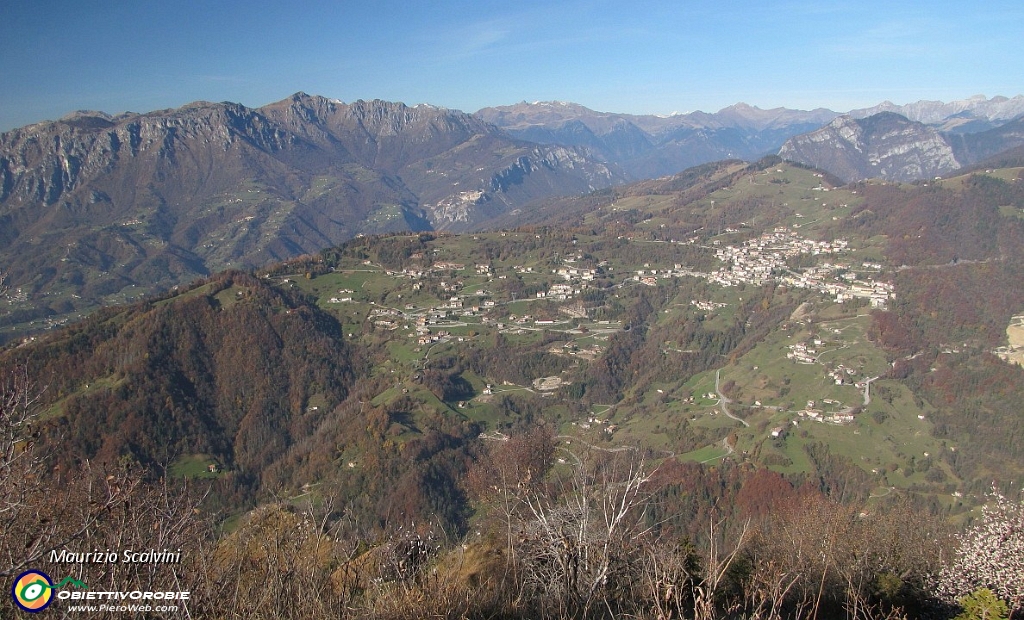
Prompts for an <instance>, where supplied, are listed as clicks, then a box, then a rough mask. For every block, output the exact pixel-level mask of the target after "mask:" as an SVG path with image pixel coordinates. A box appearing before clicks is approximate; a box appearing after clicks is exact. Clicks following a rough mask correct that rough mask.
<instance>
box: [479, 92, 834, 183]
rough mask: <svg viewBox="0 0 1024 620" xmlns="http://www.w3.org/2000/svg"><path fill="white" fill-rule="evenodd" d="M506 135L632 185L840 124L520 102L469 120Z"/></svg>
mask: <svg viewBox="0 0 1024 620" xmlns="http://www.w3.org/2000/svg"><path fill="white" fill-rule="evenodd" d="M475 115H476V116H477V117H479V118H481V119H483V120H485V121H487V122H488V123H492V124H494V125H496V126H497V127H500V128H501V129H503V130H505V131H506V132H508V133H509V134H511V135H513V136H515V137H517V138H521V139H524V140H530V141H533V142H540V143H542V144H565V145H574V146H582V147H586V148H588V149H590V150H591V151H592V152H593V153H594V154H596V155H597V156H598V157H600V158H602V159H603V160H604V161H607V162H609V163H611V164H614V165H616V166H619V167H621V168H622V169H623V170H624V171H625V172H626V174H627V175H628V176H629V178H630V179H632V180H638V179H645V178H653V177H659V176H666V175H670V174H675V173H677V172H679V171H680V170H683V169H685V168H689V167H692V166H696V165H700V164H704V163H707V162H710V161H716V160H720V159H757V158H759V157H761V156H762V155H765V154H768V153H774V152H776V151H777V150H778V148H779V147H780V146H781V145H782V143H783V142H785V140H786V139H787V138H789V137H791V136H794V135H797V134H800V133H804V132H807V131H811V130H813V129H817V128H818V127H820V126H821V125H823V124H825V123H827V122H829V121H831V120H832V119H833V118H835V117H836V116H838V115H839V114H838V113H837V112H833V111H831V110H825V109H817V110H812V111H802V110H788V109H786V108H775V109H772V110H762V109H760V108H757V107H755V106H750V105H747V104H743V103H739V104H736V105H733V106H730V107H728V108H724V109H722V110H720V111H719V112H717V113H715V114H708V113H705V112H692V113H689V114H673V115H671V116H655V115H633V114H617V113H609V112H597V111H594V110H591V109H589V108H586V107H584V106H582V105H579V104H576V103H567V102H534V103H527V102H525V101H524V102H522V103H518V104H515V105H511V106H501V107H492V108H484V109H482V110H479V111H477V112H476V114H475Z"/></svg>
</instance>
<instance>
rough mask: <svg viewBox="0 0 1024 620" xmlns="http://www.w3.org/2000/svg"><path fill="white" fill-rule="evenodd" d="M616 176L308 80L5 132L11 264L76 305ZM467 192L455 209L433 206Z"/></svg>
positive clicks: (573, 152) (6, 246) (472, 217)
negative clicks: (260, 92) (297, 88)
mask: <svg viewBox="0 0 1024 620" xmlns="http://www.w3.org/2000/svg"><path fill="white" fill-rule="evenodd" d="M621 178H622V177H621V175H619V174H617V173H616V172H614V171H613V169H611V168H610V167H609V166H607V165H606V164H603V163H598V162H595V161H592V160H591V159H590V158H589V157H588V156H587V154H586V152H585V151H584V150H582V149H572V148H564V147H557V146H538V145H537V144H533V143H526V142H519V141H517V140H515V139H513V138H510V137H509V136H507V135H506V134H504V133H503V132H501V131H500V130H499V129H497V128H496V127H494V126H492V125H488V124H487V123H485V122H483V121H481V120H480V119H477V118H475V117H473V116H470V115H468V114H464V113H462V112H458V111H454V110H447V109H444V108H437V107H433V106H415V107H408V106H405V105H403V104H401V103H392V102H385V101H357V102H355V103H352V104H345V103H342V102H340V101H337V100H332V99H326V98H324V97H316V96H310V95H306V94H304V93H297V94H296V95H293V96H292V97H289V98H287V99H285V100H283V101H280V102H277V103H274V104H271V105H268V106H264V107H263V108H259V109H250V108H246V107H245V106H242V105H238V104H232V103H206V102H200V103H194V104H190V105H187V106H184V107H182V108H178V109H173V110H162V111H157V112H151V113H147V114H124V115H120V116H109V115H106V114H103V113H97V112H80V113H75V114H73V115H70V116H68V117H65V118H64V119H61V120H59V121H56V122H52V123H39V124H36V125H31V126H28V127H24V128H21V129H18V130H15V131H11V132H8V133H5V134H2V135H0V269H2V270H3V271H4V272H6V273H8V274H9V278H8V282H9V283H10V284H12V285H14V286H16V287H19V288H21V289H22V291H23V292H24V294H25V295H26V296H28V297H29V298H30V299H31V298H33V297H34V298H35V300H36V301H38V300H39V299H42V298H43V297H44V296H45V297H46V298H47V301H49V300H51V299H60V300H61V301H60V304H59V305H60V307H61V308H63V310H64V311H66V310H68V309H74V308H78V307H84V305H88V304H89V303H92V304H95V303H98V302H100V301H101V300H103V299H108V300H110V301H121V300H123V299H122V298H121V297H118V295H121V296H122V297H123V296H126V295H128V291H129V290H131V291H132V292H133V294H134V292H143V291H149V290H155V289H160V288H164V287H167V286H170V285H173V284H178V283H182V282H187V281H189V280H191V279H192V278H194V277H197V276H200V275H205V274H207V273H210V272H212V271H216V270H220V269H224V268H227V267H246V266H255V265H259V264H263V263H266V262H269V261H273V260H280V259H284V258H288V257H291V256H295V255H297V254H302V253H308V252H314V251H317V250H319V249H321V248H323V247H327V246H330V245H333V244H336V243H339V242H341V241H344V240H346V239H349V238H351V237H353V236H354V235H356V234H358V233H375V232H387V231H398V230H422V229H429V228H432V227H435V226H436V227H455V228H469V227H472V226H477V225H481V224H482V223H484V222H486V221H488V219H489V218H491V217H493V216H494V215H495V214H497V213H501V212H503V211H505V210H511V209H515V208H518V207H519V206H521V205H523V204H525V203H527V202H530V201H533V200H537V199H540V198H545V197H549V196H553V195H559V194H562V193H569V194H572V193H578V192H582V191H587V190H589V189H593V188H598V187H606V186H608V185H610V184H612V183H615V182H618V181H620V180H621ZM466 192H470V193H472V192H481V193H482V194H486V198H485V199H484V200H483V201H481V202H475V201H473V202H471V203H466V202H465V200H464V199H463V197H464V196H465V195H466ZM456 203H457V204H459V205H461V206H460V211H459V214H458V215H457V216H452V215H451V214H449V213H447V212H446V209H445V208H439V207H438V205H445V204H456ZM47 293H53V295H46V294H47ZM51 305H52V304H51ZM37 306H38V304H37ZM51 310H52V312H50V311H48V310H45V309H38V308H35V307H34V308H33V312H36V313H37V314H38V313H39V312H42V313H43V314H46V313H60V312H61V311H60V310H58V309H57V308H51ZM3 322H4V318H3V317H2V316H0V326H2V323H3Z"/></svg>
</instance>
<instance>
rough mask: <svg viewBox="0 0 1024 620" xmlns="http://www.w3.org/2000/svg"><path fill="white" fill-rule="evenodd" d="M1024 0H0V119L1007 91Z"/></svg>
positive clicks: (853, 100) (1017, 72)
mask: <svg viewBox="0 0 1024 620" xmlns="http://www.w3.org/2000/svg"><path fill="white" fill-rule="evenodd" d="M1021 41H1024V3H1021V2H1020V1H1019V0H1016V1H1013V2H1003V1H998V2H984V1H982V2H980V3H966V2H962V1H960V2H946V1H944V0H935V1H932V2H899V1H898V0H888V1H886V2H875V1H873V0H867V1H865V0H856V1H849V2H847V1H829V0H822V1H819V2H808V1H804V0H789V1H785V0H784V1H782V2H771V1H766V0H762V1H760V2H749V1H734V2H729V1H727V0H718V1H703V0H696V1H686V0H677V1H675V2H624V1H621V0H620V1H616V2H604V1H590V2H573V1H569V2H558V1H555V0H547V1H543V2H535V1H533V0H513V1H507V0H506V1H502V2H492V1H490V0H476V1H473V2H461V1H451V2H444V1H440V2H422V1H417V0H412V1H411V2H410V1H408V0H407V1H405V2H392V1H390V0H361V1H359V2H350V1H340V2H318V1H315V0H310V1H307V2H304V3H295V5H292V4H291V3H277V2H265V1H252V2H239V1H235V0H204V1H201V2H192V1H181V2H177V1H174V0H170V1H165V2H150V1H148V0H133V1H124V0H116V1H109V0H74V1H70V0H67V1H57V0H34V1H29V0H7V1H6V2H5V3H4V6H3V7H2V8H0V131H4V130H8V129H11V128H14V127H18V126H21V125H25V124H28V123H32V122H36V121H40V120H45V119H55V118H58V117H60V116H63V115H64V114H66V113H68V112H70V111H73V110H78V109H93V110H102V111H105V112H110V113H117V112H122V111H126V110H129V111H135V112H146V111H150V110H155V109H161V108H168V107H177V106H180V105H182V104H185V103H188V102H190V101H195V100H209V101H236V102H240V103H243V104H245V105H247V106H251V107H257V106H260V105H264V104H266V103H270V102H273V101H277V100H280V99H283V98H285V97H287V96H288V95H290V94H292V93H294V92H296V91H300V90H301V91H305V92H308V93H311V94H318V95H324V96H327V97H334V98H338V99H341V100H343V101H354V100H356V99H375V98H377V99H387V100H392V101H403V102H405V103H408V104H410V105H411V104H415V103H432V104H435V105H441V106H445V107H450V108H457V109H460V110H465V111H467V112H473V111H476V110H477V109H479V108H481V107H484V106H491V105H504V104H511V103H515V102H517V101H523V100H526V101H534V100H562V101H574V102H577V103H581V104H583V105H585V106H587V107H590V108H593V109H596V110H601V111H608V112H630V113H637V114H645V113H654V114H668V113H671V112H687V111H693V110H698V109H699V110H704V111H707V112H714V111H717V110H719V109H721V108H723V107H725V106H728V105H731V104H733V103H737V102H739V101H743V102H746V103H749V104H751V105H756V106H759V107H761V108H771V107H777V106H785V107H790V108H801V109H811V108H815V107H828V108H831V109H834V110H837V111H846V110H849V109H853V108H857V107H867V106H870V105H874V104H876V103H879V102H881V101H883V100H886V99H888V100H891V101H893V102H895V103H909V102H913V101H917V100H920V99H934V100H942V101H950V100H953V99H963V98H966V97H969V96H971V95H976V94H985V95H988V96H990V97H991V96H994V95H1005V96H1014V95H1017V94H1022V93H1024V84H1022V79H1024V54H1022V53H1021Z"/></svg>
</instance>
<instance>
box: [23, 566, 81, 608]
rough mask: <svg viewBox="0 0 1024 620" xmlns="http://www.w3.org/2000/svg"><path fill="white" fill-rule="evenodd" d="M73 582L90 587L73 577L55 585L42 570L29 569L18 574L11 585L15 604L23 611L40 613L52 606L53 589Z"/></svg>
mask: <svg viewBox="0 0 1024 620" xmlns="http://www.w3.org/2000/svg"><path fill="white" fill-rule="evenodd" d="M68 584H71V585H73V586H76V587H78V588H88V586H87V585H85V584H84V583H82V582H81V581H78V580H77V579H75V578H73V577H65V578H64V579H63V580H61V582H60V583H58V584H57V585H53V581H52V580H51V579H50V576H49V575H47V574H46V573H44V572H43V571H41V570H34V569H33V570H27V571H25V572H24V573H22V574H20V575H18V578H17V579H15V580H14V584H13V585H12V586H11V598H13V599H14V604H15V605H17V606H18V607H20V608H21V609H22V610H23V611H27V612H29V613H38V612H40V611H43V610H44V609H46V608H47V607H49V606H50V603H52V602H53V591H54V590H56V589H57V588H63V587H64V586H66V585H68Z"/></svg>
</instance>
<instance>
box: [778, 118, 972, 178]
mask: <svg viewBox="0 0 1024 620" xmlns="http://www.w3.org/2000/svg"><path fill="white" fill-rule="evenodd" d="M779 155H780V156H781V157H783V158H784V159H788V160H791V161H796V162H800V163H803V164H807V165H810V166H814V167H816V168H820V169H822V170H825V171H828V172H831V173H832V174H835V175H836V176H838V177H839V178H841V179H844V180H846V181H855V180H860V179H866V178H873V177H879V178H883V179H889V180H893V181H913V180H916V179H923V178H931V177H933V176H937V175H942V174H946V173H948V172H952V171H953V170H956V169H958V168H959V167H960V165H961V163H960V162H959V161H957V159H956V156H955V155H954V153H953V148H952V147H951V146H950V145H949V143H948V142H947V141H946V140H945V139H944V138H943V136H942V135H941V134H939V133H938V132H937V131H935V130H934V129H931V128H930V127H927V126H926V125H923V124H921V123H917V122H914V121H910V120H908V119H907V118H905V117H903V116H900V115H898V114H894V113H892V112H882V113H880V114H876V115H874V116H871V117H868V118H865V119H854V118H851V117H849V116H842V117H839V118H837V119H836V120H834V121H832V122H831V123H829V124H828V125H826V126H825V127H823V128H821V129H819V130H817V131H812V132H810V133H807V134H803V135H800V136H796V137H794V138H791V139H789V140H787V141H786V143H785V144H784V145H783V146H782V148H781V149H780V150H779Z"/></svg>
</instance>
